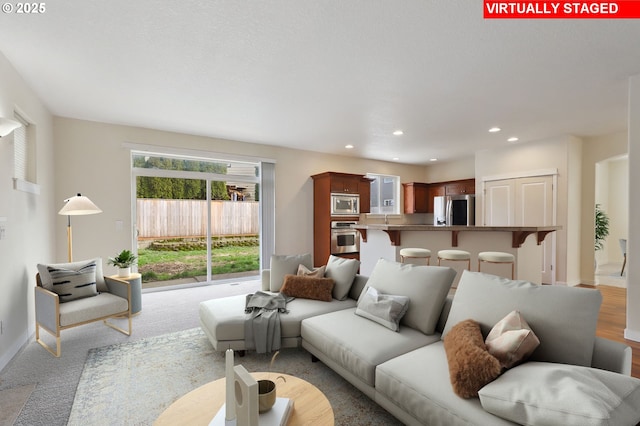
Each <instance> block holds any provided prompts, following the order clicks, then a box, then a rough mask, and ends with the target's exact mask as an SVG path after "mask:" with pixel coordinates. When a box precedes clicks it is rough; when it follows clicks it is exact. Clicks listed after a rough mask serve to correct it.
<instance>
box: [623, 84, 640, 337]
mask: <svg viewBox="0 0 640 426" xmlns="http://www.w3.org/2000/svg"><path fill="white" fill-rule="evenodd" d="M628 122H629V133H628V139H627V142H628V145H627V147H628V150H629V182H632V183H634V184H635V183H637V182H640V151H639V150H640V74H638V75H635V76H633V77H631V78H630V79H629V120H628ZM634 189H635V188H631V187H630V188H629V217H630V218H637V217H640V195H638V192H637V191H635V190H634ZM638 247H640V222H638V221H637V220H630V221H629V239H628V246H627V259H628V260H627V265H628V269H627V328H626V329H625V331H624V337H625V338H627V339H632V340H635V341H636V342H640V309H638V307H639V306H640V263H638V262H635V263H634V261H633V259H634V251H635V250H638Z"/></svg>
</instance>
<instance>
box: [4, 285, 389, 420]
mask: <svg viewBox="0 0 640 426" xmlns="http://www.w3.org/2000/svg"><path fill="white" fill-rule="evenodd" d="M259 288H260V282H259V281H257V280H252V281H240V282H234V281H229V282H228V283H218V284H215V285H209V286H201V287H192V288H186V289H180V290H170V291H161V292H151V293H143V295H142V312H141V313H140V314H139V315H138V316H136V317H135V318H134V319H133V335H132V336H130V337H128V336H125V335H123V334H121V333H118V332H116V331H114V330H112V329H110V328H108V327H105V326H104V325H102V324H101V323H93V324H87V325H84V326H81V327H76V328H72V329H69V330H65V331H63V332H62V355H61V357H60V358H55V357H53V356H51V355H50V354H49V353H48V352H47V351H45V350H44V349H43V348H42V347H40V345H38V344H37V343H36V342H35V341H34V339H33V338H32V339H31V340H30V342H29V343H28V344H27V345H26V346H25V347H24V348H23V349H22V350H21V351H20V353H19V354H18V355H16V356H15V357H14V359H12V360H11V362H9V364H8V365H7V366H6V367H5V368H4V369H3V370H2V371H0V394H2V395H9V394H11V395H13V394H14V393H17V392H22V394H21V395H22V397H21V398H17V401H15V402H11V403H10V404H9V405H11V406H13V407H14V408H15V409H16V413H15V416H14V415H11V416H10V417H9V416H6V418H4V419H3V421H6V422H7V423H9V424H11V422H13V424H14V425H15V426H40V425H46V426H64V425H67V424H68V423H71V422H76V421H78V420H77V419H78V417H77V414H76V413H75V411H76V410H78V411H77V412H78V413H79V412H80V410H82V409H83V408H82V407H83V406H84V405H85V404H90V403H91V402H90V401H88V400H87V399H86V394H87V393H89V394H91V393H99V394H100V395H98V396H97V398H102V400H103V401H106V403H105V404H106V405H107V406H106V407H103V408H102V409H103V411H102V412H103V413H106V414H105V417H103V418H100V419H94V420H95V421H86V420H83V421H81V423H76V424H82V425H89V426H91V425H93V424H96V425H100V424H109V423H108V422H109V418H110V417H111V416H115V415H117V413H118V411H117V410H115V409H113V402H112V401H117V400H122V395H123V394H126V395H128V398H130V399H131V400H133V401H137V402H136V404H139V407H140V410H146V406H147V402H148V401H150V400H151V399H153V398H155V395H156V394H161V395H165V396H163V397H162V398H167V396H166V395H168V391H167V389H165V388H169V389H171V388H174V389H175V395H172V396H169V397H168V399H167V400H165V402H157V403H155V404H157V405H156V406H155V407H154V408H151V409H150V410H149V411H148V412H149V413H151V412H152V411H153V414H147V415H146V416H147V417H145V419H146V420H140V423H128V422H122V421H121V422H119V423H115V424H120V425H125V424H132V425H136V424H140V425H145V424H151V422H149V420H148V419H150V418H152V417H153V416H154V415H157V414H159V413H160V412H162V410H161V407H162V406H161V405H160V404H166V403H167V401H169V400H170V399H171V398H176V396H180V395H182V394H184V393H187V392H188V391H190V390H192V389H195V388H197V387H198V386H200V385H201V384H203V383H205V382H206V381H209V380H213V379H215V378H217V377H222V373H218V372H217V371H218V370H217V369H218V366H219V365H221V363H222V362H223V356H222V354H213V353H212V348H211V345H210V344H209V343H208V341H207V340H206V339H204V338H202V336H200V337H198V338H195V339H194V341H198V342H199V344H200V345H201V346H200V350H197V352H199V355H198V356H199V357H201V358H203V359H204V360H206V361H204V360H202V361H199V364H198V365H199V366H200V368H202V369H203V370H202V373H201V375H198V376H197V378H196V379H195V381H194V382H193V383H189V384H184V383H183V382H182V379H181V378H182V377H184V376H183V373H179V374H180V377H181V378H175V380H174V378H171V377H170V378H169V379H170V384H169V385H157V384H155V385H153V386H148V387H146V388H144V389H142V388H138V389H137V390H135V391H131V390H127V389H126V386H131V384H130V382H133V381H132V380H131V378H132V377H134V376H132V374H144V375H143V376H140V377H142V379H141V380H139V381H138V382H144V381H149V380H151V378H153V377H154V376H157V377H155V379H159V378H162V377H163V376H167V374H168V373H167V371H168V367H166V368H165V364H164V361H162V356H158V355H154V354H155V352H154V351H155V348H156V347H158V346H161V345H158V344H153V343H150V342H153V338H155V337H159V338H160V339H161V340H166V339H168V337H167V336H171V335H172V334H174V333H177V334H178V335H180V334H181V332H184V331H185V330H192V329H194V328H195V329H198V328H199V327H200V322H199V318H198V305H199V304H200V302H202V301H205V300H210V299H215V298H220V297H226V296H231V295H236V294H246V293H251V292H255V291H257V290H258V289H259ZM47 337H48V336H47ZM45 339H46V338H45ZM48 343H50V344H53V339H49V340H48ZM194 344H195V343H194ZM187 346H189V347H191V345H187ZM139 347H147V348H148V352H150V356H151V357H154V358H153V359H154V360H155V361H154V362H155V367H154V364H153V363H152V362H146V361H147V359H148V358H147V357H146V355H137V356H135V357H131V356H124V355H123V354H126V353H128V351H129V350H133V349H135V348H139ZM99 348H111V349H108V350H106V349H105V351H106V352H112V350H115V348H123V349H122V350H120V351H119V352H120V354H121V356H123V357H124V358H125V359H127V360H128V361H127V362H128V363H129V364H132V365H133V366H134V367H135V364H136V363H140V364H150V368H151V369H150V370H146V372H144V371H145V370H144V369H142V370H140V369H137V368H135V369H133V368H134V367H131V368H132V369H130V366H125V367H126V368H125V367H122V368H121V369H122V372H121V373H119V374H118V375H116V377H118V378H120V379H121V381H119V382H118V383H117V384H116V385H114V386H115V387H113V388H111V390H106V389H105V390H104V391H102V390H101V391H100V392H96V389H95V388H91V386H88V387H87V385H86V384H83V385H82V386H81V385H80V379H81V377H82V376H83V374H84V370H85V364H86V365H87V366H88V367H87V371H88V372H87V373H86V374H90V371H91V368H90V367H89V366H90V364H92V363H93V361H91V360H92V359H94V357H96V356H98V355H99V354H100V353H103V351H102V350H98V349H99ZM191 349H193V348H191ZM191 349H189V350H191ZM185 352H186V350H183V349H182V348H179V349H176V350H175V353H176V354H177V355H180V354H184V353H185ZM139 353H140V352H138V354H139ZM173 359H174V360H177V361H175V362H177V363H178V364H187V362H184V361H182V362H181V361H180V359H179V357H176V358H173ZM269 361H270V358H269ZM241 362H242V363H243V365H244V364H246V365H245V366H246V367H247V368H249V370H250V371H259V370H265V369H266V368H267V367H266V366H267V365H268V362H267V361H266V360H265V358H261V357H260V356H258V355H257V354H253V355H251V353H249V354H248V355H247V356H246V357H245V358H244V359H243V360H242V361H241ZM172 368H173V367H172ZM276 368H278V369H280V371H283V372H285V373H288V374H293V375H299V376H300V377H301V378H303V379H305V380H308V381H309V382H311V383H313V384H314V385H316V386H317V387H318V388H319V389H320V390H321V391H323V392H324V393H325V394H326V395H327V398H328V399H329V401H330V402H331V404H332V406H333V407H334V410H335V411H336V412H341V411H342V409H341V408H340V407H341V406H344V407H346V408H345V409H344V414H340V415H341V416H342V417H341V418H338V417H337V416H336V423H335V424H336V425H347V424H349V425H379V424H400V423H399V422H397V421H396V420H395V419H393V418H392V417H391V416H390V415H389V414H388V413H386V412H385V411H384V410H382V409H381V408H379V407H378V406H377V405H376V404H375V403H374V402H373V401H371V400H369V399H368V398H367V397H365V396H364V395H362V393H360V391H358V390H357V389H355V388H354V387H353V386H352V385H351V384H349V383H348V382H346V381H345V380H343V379H342V378H341V377H339V376H338V375H337V374H335V373H333V371H331V370H330V369H329V368H327V367H326V366H324V365H323V364H322V363H311V362H310V361H309V355H308V354H307V353H306V352H305V351H304V350H285V351H282V353H281V354H280V356H279V357H278V360H277V361H276V365H275V366H274V370H275V369H276ZM158 370H159V371H158ZM150 372H152V373H153V374H151V373H150ZM189 374H191V373H189ZM185 375H186V373H185ZM155 379H154V380H155ZM329 382H330V383H331V384H330V385H329V384H328V383H329ZM85 383H88V382H85ZM174 383H175V384H174ZM138 384H140V383H138ZM101 386H102V385H101ZM76 389H77V392H76ZM132 392H135V393H132ZM25 399H26V402H25V401H24V400H25ZM3 400H4V398H3ZM96 400H97V399H96ZM154 401H155V399H154ZM158 401H159V400H158ZM3 402H4V401H3ZM171 402H172V401H171ZM169 404H170V402H169ZM72 406H73V407H74V409H73V410H74V414H73V416H74V417H73V418H71V414H72V413H71V412H72ZM76 406H77V408H75V407H76ZM149 406H151V404H150V403H149ZM109 407H111V409H110V408H109ZM364 407H367V408H364ZM349 410H353V411H352V412H351V413H352V415H353V416H354V417H357V418H349ZM4 413H6V411H5V410H3V414H4ZM7 419H9V420H7ZM13 419H15V421H13ZM147 422H148V423H147Z"/></svg>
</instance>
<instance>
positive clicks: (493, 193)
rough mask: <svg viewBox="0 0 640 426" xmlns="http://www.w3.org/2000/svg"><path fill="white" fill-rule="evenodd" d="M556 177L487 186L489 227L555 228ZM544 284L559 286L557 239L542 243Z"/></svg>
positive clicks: (485, 184)
mask: <svg viewBox="0 0 640 426" xmlns="http://www.w3.org/2000/svg"><path fill="white" fill-rule="evenodd" d="M553 180H554V177H553V176H552V175H544V176H531V177H523V178H513V179H502V180H492V181H486V182H484V189H485V191H484V195H485V200H484V206H485V212H484V224H485V225H486V226H550V225H554V224H555V206H554V203H555V197H554V195H553ZM542 250H543V255H542V265H541V268H542V282H543V283H547V284H554V283H555V272H554V270H555V235H554V233H551V235H548V236H547V238H545V240H544V242H543V243H542Z"/></svg>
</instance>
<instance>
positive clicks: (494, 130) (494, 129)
mask: <svg viewBox="0 0 640 426" xmlns="http://www.w3.org/2000/svg"><path fill="white" fill-rule="evenodd" d="M500 130H502V129H501V128H500V127H492V128H490V129H489V132H491V133H496V132H499V131H500Z"/></svg>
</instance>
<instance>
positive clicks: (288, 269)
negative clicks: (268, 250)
mask: <svg viewBox="0 0 640 426" xmlns="http://www.w3.org/2000/svg"><path fill="white" fill-rule="evenodd" d="M300 265H304V266H305V267H307V268H308V269H311V268H313V259H312V258H311V254H309V253H306V254H298V255H277V254H274V255H273V256H271V267H270V269H271V272H270V277H269V290H270V291H280V288H281V287H282V284H283V283H284V276H285V275H287V274H292V275H296V274H297V273H298V266H300Z"/></svg>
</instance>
